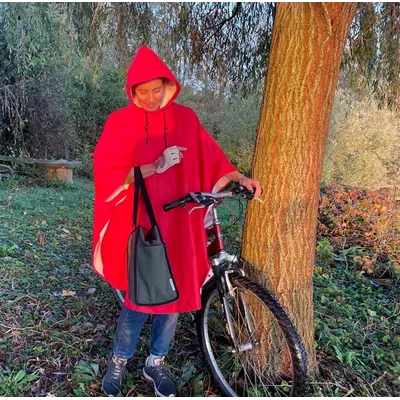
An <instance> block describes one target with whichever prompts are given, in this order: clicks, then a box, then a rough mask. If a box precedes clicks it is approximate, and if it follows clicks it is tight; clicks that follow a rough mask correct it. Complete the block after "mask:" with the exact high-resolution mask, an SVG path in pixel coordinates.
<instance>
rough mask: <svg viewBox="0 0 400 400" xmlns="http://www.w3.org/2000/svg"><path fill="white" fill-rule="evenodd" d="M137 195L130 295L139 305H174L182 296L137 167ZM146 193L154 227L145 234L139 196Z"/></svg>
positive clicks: (130, 244) (130, 246) (130, 256)
mask: <svg viewBox="0 0 400 400" xmlns="http://www.w3.org/2000/svg"><path fill="white" fill-rule="evenodd" d="M134 172H135V173H134V177H135V182H134V183H135V195H134V200H133V226H134V229H135V230H134V231H133V232H131V234H130V236H129V240H128V287H129V290H128V296H129V300H130V301H131V302H132V303H134V304H136V305H138V306H159V305H163V304H169V303H173V302H174V301H177V300H178V298H179V293H178V290H177V287H176V285H175V281H174V277H173V275H172V271H171V266H170V264H169V260H168V255H167V249H166V246H165V243H164V242H163V240H162V237H161V232H160V228H159V227H158V225H157V221H156V218H155V215H154V211H153V207H152V206H151V203H150V198H149V195H148V193H147V190H146V185H145V182H144V179H143V176H142V173H141V171H140V167H135V168H134ZM140 191H141V192H142V195H143V199H144V203H145V206H146V211H147V214H148V217H149V220H150V223H151V228H150V230H149V231H148V232H147V234H146V235H145V233H144V231H143V228H142V227H141V226H137V214H138V209H139V193H140Z"/></svg>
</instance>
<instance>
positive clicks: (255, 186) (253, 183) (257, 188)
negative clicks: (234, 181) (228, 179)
mask: <svg viewBox="0 0 400 400" xmlns="http://www.w3.org/2000/svg"><path fill="white" fill-rule="evenodd" d="M238 183H239V185H242V186H244V187H245V188H246V189H249V190H251V191H253V190H254V199H257V198H258V197H259V196H260V194H261V184H260V182H259V181H258V180H257V179H252V178H248V177H247V176H242V177H241V178H240V179H239V181H238Z"/></svg>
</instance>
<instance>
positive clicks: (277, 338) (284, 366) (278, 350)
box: [202, 285, 306, 397]
mask: <svg viewBox="0 0 400 400" xmlns="http://www.w3.org/2000/svg"><path fill="white" fill-rule="evenodd" d="M227 300H228V303H227V304H228V308H229V310H228V311H229V312H230V314H231V319H232V325H233V326H232V329H233V331H234V336H235V337H236V342H235V343H233V342H232V338H231V337H230V335H229V333H228V324H227V321H226V316H225V314H224V312H223V309H222V307H221V301H220V298H219V295H218V291H217V290H216V288H214V289H213V292H212V293H211V294H210V296H209V298H208V300H207V303H206V305H205V307H204V310H203V313H204V314H203V315H204V317H203V318H204V319H203V325H202V326H203V328H202V329H203V335H205V338H206V340H205V342H206V352H207V354H208V357H209V359H208V362H209V364H210V366H211V369H212V370H213V371H214V373H215V375H216V377H217V381H218V382H219V383H220V385H221V387H222V389H223V391H224V392H225V394H229V395H232V394H236V395H238V396H243V397H247V396H253V397H258V396H262V397H265V396H272V397H277V396H290V395H293V393H294V392H293V382H292V378H290V379H288V377H287V375H288V370H289V375H290V376H293V371H292V367H293V366H292V362H291V353H290V352H289V351H287V342H286V338H285V335H284V334H283V332H282V331H281V329H280V327H279V324H278V323H277V321H276V318H275V316H274V314H273V313H271V311H270V310H269V308H268V307H267V306H266V303H265V301H263V300H262V299H260V297H259V296H258V295H257V294H255V293H253V292H252V290H248V289H247V288H245V287H242V286H239V285H238V286H236V287H235V289H234V291H233V296H229V298H227ZM243 301H244V302H246V304H244V303H243ZM246 310H247V312H246ZM289 323H290V320H289ZM293 330H294V331H295V329H294V327H293ZM296 334H297V333H296ZM274 367H275V369H276V370H274ZM283 371H284V373H283ZM301 374H303V375H301ZM301 374H300V375H299V376H300V377H301V379H303V380H304V385H305V382H306V375H304V373H303V371H301ZM283 376H285V378H282V377H283Z"/></svg>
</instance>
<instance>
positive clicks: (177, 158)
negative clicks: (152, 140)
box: [156, 146, 186, 174]
mask: <svg viewBox="0 0 400 400" xmlns="http://www.w3.org/2000/svg"><path fill="white" fill-rule="evenodd" d="M185 150H186V148H185V147H181V146H172V147H168V148H167V149H165V150H164V152H163V153H162V154H161V156H160V157H159V158H158V160H157V161H156V165H157V169H156V171H157V174H161V173H163V172H165V171H166V170H167V169H168V168H170V167H172V166H173V165H175V164H179V163H180V162H181V161H182V158H183V154H182V151H185Z"/></svg>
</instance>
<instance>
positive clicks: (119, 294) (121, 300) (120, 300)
mask: <svg viewBox="0 0 400 400" xmlns="http://www.w3.org/2000/svg"><path fill="white" fill-rule="evenodd" d="M112 291H113V293H114V296H115V298H116V299H117V302H118V304H119V306H120V307H122V306H123V304H124V299H125V292H123V291H122V290H118V289H114V288H112Z"/></svg>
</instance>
